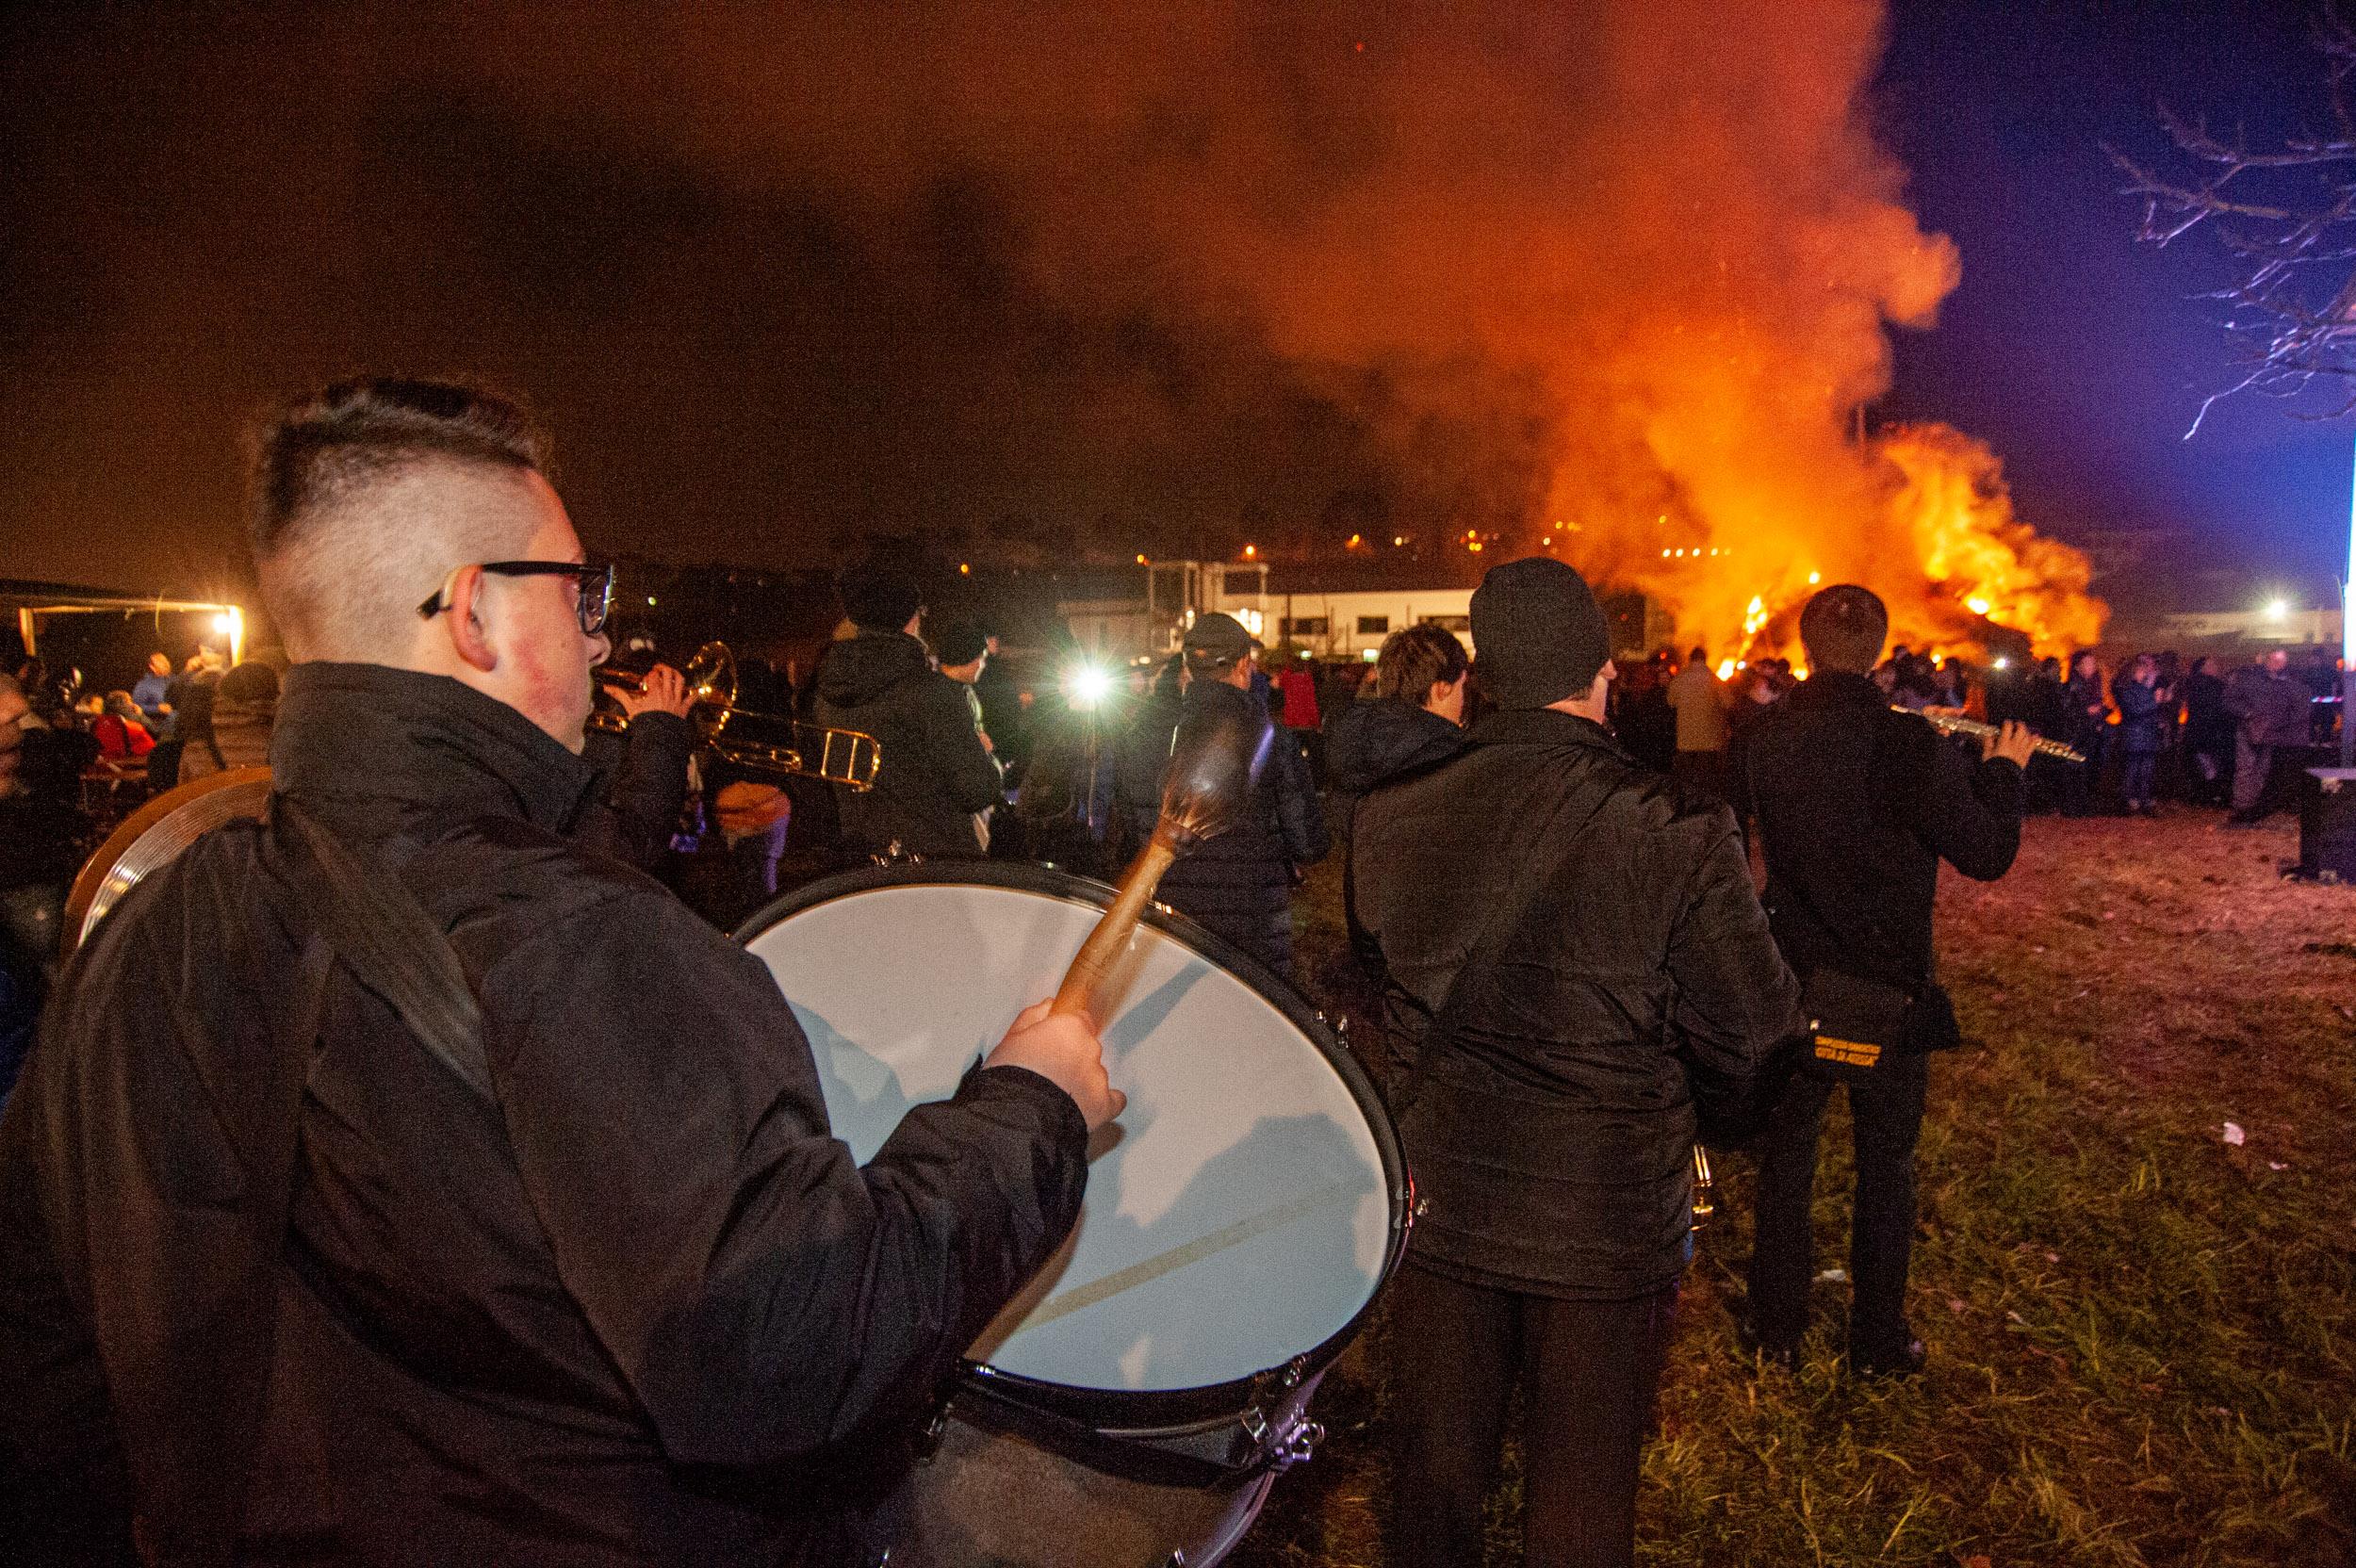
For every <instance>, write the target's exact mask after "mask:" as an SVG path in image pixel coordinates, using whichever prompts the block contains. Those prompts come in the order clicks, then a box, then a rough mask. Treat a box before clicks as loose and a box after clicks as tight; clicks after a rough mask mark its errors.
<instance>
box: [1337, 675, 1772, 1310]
mask: <svg viewBox="0 0 2356 1568" xmlns="http://www.w3.org/2000/svg"><path fill="white" fill-rule="evenodd" d="M1467 741H1468V742H1469V744H1468V745H1467V748H1466V749H1465V751H1464V753H1463V755H1461V756H1459V757H1457V758H1456V759H1455V760H1453V761H1449V762H1444V763H1442V764H1441V765H1439V766H1438V767H1436V768H1433V769H1431V770H1430V771H1428V772H1424V773H1420V774H1415V775H1411V776H1407V777H1404V778H1401V779H1399V781H1398V782H1396V783H1392V784H1388V785H1384V786H1382V787H1379V788H1378V789H1376V790H1375V791H1374V792H1372V793H1371V794H1369V795H1367V796H1366V799H1365V801H1363V802H1362V803H1361V804H1360V806H1359V809H1358V814H1357V821H1356V825H1355V829H1354V834H1353V838H1352V841H1351V844H1350V857H1351V863H1350V880H1351V882H1352V884H1353V890H1352V913H1353V914H1354V915H1355V917H1356V921H1357V923H1358V925H1359V926H1360V927H1361V928H1362V929H1363V930H1364V931H1365V932H1366V934H1367V936H1368V938H1369V939H1370V940H1371V942H1372V943H1373V944H1374V947H1375V950H1376V956H1378V957H1379V960H1380V961H1381V963H1382V964H1383V967H1384V969H1385V970H1386V972H1387V980H1388V984H1389V986H1390V987H1391V988H1394V989H1395V991H1396V992H1398V993H1403V994H1402V995H1400V996H1399V1000H1400V1001H1401V1002H1402V1004H1403V1005H1404V1006H1405V1007H1406V1009H1407V1010H1408V1011H1409V1012H1411V1013H1416V1012H1420V1013H1422V1014H1425V1015H1429V1014H1430V1013H1432V1012H1433V1011H1435V1010H1437V1009H1439V1008H1440V1007H1441V1006H1442V1005H1443V1003H1444V1000H1445V999H1446V998H1447V996H1448V991H1449V988H1450V986H1451V985H1452V984H1453V983H1454V981H1455V979H1456V976H1457V973H1458V972H1459V970H1460V969H1462V968H1463V966H1464V963H1465V961H1466V959H1467V958H1468V957H1469V956H1471V954H1472V952H1473V950H1474V949H1475V947H1476V946H1477V945H1478V944H1479V943H1480V941H1481V935H1482V932H1483V929H1484V927H1485V926H1486V924H1487V923H1488V922H1489V921H1490V919H1491V918H1492V916H1493V914H1497V915H1510V913H1511V911H1508V910H1505V909H1504V908H1503V905H1504V903H1505V901H1506V900H1507V899H1508V898H1509V897H1511V896H1512V894H1511V890H1512V889H1513V886H1514V883H1515V880H1516V873H1517V872H1519V871H1520V870H1521V868H1523V867H1524V866H1525V865H1527V866H1529V867H1530V874H1532V875H1535V874H1539V873H1541V872H1543V871H1545V870H1546V869H1547V868H1551V874H1550V875H1548V876H1547V877H1546V881H1545V882H1544V884H1543V891H1542V892H1541V893H1540V894H1539V895H1538V897H1537V901H1536V903H1535V905H1534V906H1532V907H1531V911H1530V915H1529V916H1528V917H1527V918H1526V919H1524V920H1522V921H1521V922H1520V923H1519V925H1518V926H1517V928H1516V929H1515V930H1514V931H1513V935H1512V937H1511V939H1509V940H1508V942H1507V944H1506V946H1505V948H1504V949H1503V952H1502V954H1501V956H1499V958H1498V960H1497V964H1496V966H1495V967H1494V969H1493V970H1492V971H1491V973H1490V975H1489V978H1488V980H1487V983H1486V984H1484V985H1480V986H1477V987H1476V988H1474V990H1473V991H1472V992H1471V994H1470V995H1469V996H1467V997H1466V998H1465V999H1464V1001H1463V1003H1462V1005H1461V1006H1460V1008H1459V1009H1458V1010H1457V1018H1458V1020H1459V1022H1458V1026H1457V1027H1456V1029H1455V1030H1454V1031H1453V1032H1452V1034H1451V1036H1450V1037H1449V1038H1448V1039H1446V1040H1431V1039H1426V1040H1425V1041H1423V1042H1422V1047H1421V1060H1420V1063H1419V1065H1418V1066H1417V1067H1416V1068H1415V1070H1412V1071H1411V1072H1410V1073H1409V1074H1408V1080H1407V1083H1405V1084H1403V1085H1401V1086H1400V1087H1401V1088H1404V1089H1406V1090H1407V1091H1408V1092H1406V1093H1404V1094H1402V1095H1401V1098H1402V1099H1403V1100H1404V1101H1405V1103H1404V1106H1403V1108H1402V1111H1401V1116H1400V1121H1399V1135H1400V1137H1401V1139H1402V1140H1403V1141H1404V1142H1405V1144H1406V1148H1407V1154H1408V1158H1409V1161H1410V1163H1411V1164H1412V1165H1413V1166H1414V1168H1415V1177H1416V1181H1417V1183H1418V1184H1419V1186H1420V1187H1421V1189H1422V1190H1423V1191H1424V1193H1425V1194H1426V1195H1427V1196H1428V1197H1429V1199H1430V1201H1431V1206H1430V1209H1429V1211H1428V1212H1427V1213H1426V1215H1425V1216H1424V1217H1423V1218H1422V1219H1421V1220H1420V1221H1418V1222H1417V1224H1416V1227H1415V1253H1414V1257H1415V1261H1416V1262H1417V1263H1419V1264H1420V1265H1422V1266H1425V1267H1429V1268H1433V1269H1436V1270H1438V1271H1440V1272H1442V1273H1446V1274H1448V1275H1451V1276H1453V1277H1457V1278H1460V1279H1464V1280H1466V1281H1469V1282H1472V1283H1476V1284H1484V1285H1490V1286H1495V1287H1500V1288H1507V1289H1514V1290H1523V1291H1530V1292H1532V1293H1535V1294H1539V1295H1546V1296H1558V1297H1572V1298H1590V1299H1623V1298H1628V1297H1633V1296H1638V1295H1642V1294H1645V1293H1647V1292H1650V1291H1652V1290H1656V1289H1658V1288H1660V1287H1661V1285H1663V1284H1665V1283H1667V1282H1669V1281H1671V1280H1673V1279H1674V1278H1675V1277H1676V1276H1677V1272H1678V1271H1679V1269H1680V1268H1682V1266H1683V1265H1684V1260H1685V1255H1686V1250H1687V1238H1688V1234H1689V1231H1690V1205H1691V1202H1692V1151H1693V1142H1694V1137H1695V1130H1696V1122H1695V1113H1694V1105H1693V1096H1694V1089H1695V1086H1696V1083H1697V1082H1699V1083H1700V1084H1702V1085H1703V1086H1709V1087H1712V1088H1714V1089H1717V1090H1720V1091H1724V1092H1727V1093H1729V1094H1734V1095H1739V1094H1741V1093H1742V1090H1743V1089H1744V1088H1745V1087H1747V1086H1748V1085H1749V1083H1750V1081H1751V1080H1752V1079H1753V1078H1754V1076H1755V1075H1757V1074H1758V1073H1759V1072H1760V1071H1761V1070H1763V1069H1764V1068H1765V1067H1766V1065H1767V1063H1768V1060H1769V1055H1770V1053H1771V1050H1772V1049H1773V1048H1774V1047H1775V1044H1776V1042H1777V1041H1779V1040H1781V1039H1782V1038H1783V1037H1785V1036H1787V1035H1788V1034H1790V1033H1791V1032H1792V1028H1793V1026H1794V1024H1795V1023H1796V1021H1797V1018H1796V1002H1797V997H1798V991H1797V988H1796V987H1795V986H1794V985H1793V983H1792V976H1791V973H1790V972H1789V971H1787V970H1786V969H1785V968H1784V964H1783V960H1782V959H1781V958H1780V957H1779V956H1776V953H1775V943H1774V941H1773V940H1772V939H1770V937H1769V936H1768V932H1767V920H1766V917H1765V915H1763V914H1762V913H1761V912H1760V910H1759V900H1758V898H1757V897H1756V896H1755V895H1754V894H1753V892H1752V890H1751V878H1750V867H1749V865H1748V863H1747V862H1746V860H1745V858H1744V856H1743V849H1742V838H1741V836H1740V835H1739V834H1738V833H1737V832H1736V831H1735V825H1734V818H1733V816H1732V814H1731V813H1729V812H1728V811H1727V809H1726V808H1725V807H1724V806H1722V805H1718V804H1716V803H1715V802H1713V801H1710V800H1709V799H1708V798H1706V797H1705V796H1703V795H1701V794H1699V793H1695V792H1688V791H1687V790H1686V789H1684V788H1683V787H1682V786H1680V785H1677V784H1676V783H1674V782H1672V781H1670V780H1668V779H1666V778H1662V777H1661V776H1658V775H1655V774H1651V773H1648V772H1646V771H1645V770H1644V768H1642V767H1640V766H1639V765H1638V764H1637V762H1636V761H1635V760H1634V759H1633V758H1631V757H1629V756H1628V753H1627V752H1626V751H1624V750H1622V749H1621V748H1620V746H1619V745H1618V743H1615V742H1614V741H1613V740H1612V737H1611V735H1610V733H1609V732H1608V731H1606V730H1605V729H1604V728H1603V727H1602V726H1600V725H1596V724H1592V723H1590V722H1589V721H1587V720H1585V719H1581V718H1576V717H1573V716H1572V715H1569V714H1566V713H1560V712H1555V711H1548V710H1545V709H1509V710H1504V711H1498V712H1494V713H1491V714H1489V715H1487V716H1486V717H1484V718H1482V719H1481V720H1479V721H1478V722H1477V723H1475V724H1474V726H1473V727H1472V729H1471V730H1470V732H1469V734H1468V735H1467Z"/></svg>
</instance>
